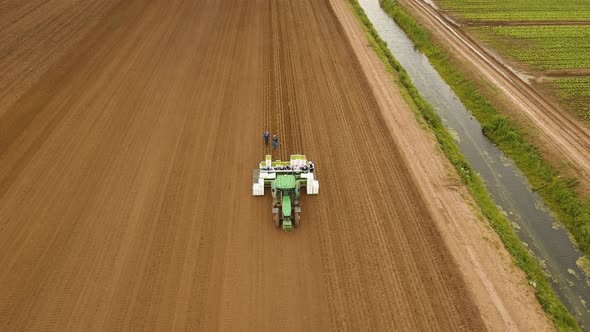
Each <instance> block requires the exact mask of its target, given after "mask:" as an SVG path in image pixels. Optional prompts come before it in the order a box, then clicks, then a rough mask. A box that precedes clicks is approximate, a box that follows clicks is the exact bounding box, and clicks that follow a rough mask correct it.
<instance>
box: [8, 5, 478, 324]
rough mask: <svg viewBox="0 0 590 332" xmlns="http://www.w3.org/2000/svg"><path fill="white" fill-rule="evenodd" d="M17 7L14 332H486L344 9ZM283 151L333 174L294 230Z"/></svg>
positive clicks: (11, 155)
mask: <svg viewBox="0 0 590 332" xmlns="http://www.w3.org/2000/svg"><path fill="white" fill-rule="evenodd" d="M35 1H37V2H36V4H37V5H38V6H41V5H42V4H41V2H42V1H41V0H35ZM35 1H32V2H30V4H29V5H30V6H31V8H35V7H36V6H35V5H34V3H35ZM61 1H65V0H53V1H52V3H54V4H55V5H56V6H57V4H62V2H61ZM10 3H14V4H15V5H14V6H12V5H11V6H5V7H3V8H9V10H11V9H10V8H15V9H14V10H19V13H18V14H16V13H13V14H11V13H8V14H6V13H3V12H0V15H9V16H10V17H13V19H12V21H10V22H11V23H10V24H8V25H7V26H6V27H4V26H2V28H4V29H11V31H14V32H13V33H16V34H20V35H21V36H22V38H23V40H24V42H23V43H22V44H21V46H20V47H23V48H25V49H23V50H21V49H18V45H16V46H14V45H13V46H11V47H17V49H16V51H17V52H21V53H22V54H23V57H24V58H23V59H20V60H19V61H17V60H15V59H14V58H2V60H0V63H1V64H2V66H1V67H2V68H7V66H11V65H14V66H16V67H14V68H21V69H19V70H20V71H21V72H22V73H27V72H37V71H38V75H36V76H35V77H36V78H34V79H33V78H31V83H30V84H26V85H22V84H20V85H14V84H13V83H14V80H15V77H16V76H18V75H3V76H1V77H0V85H1V86H11V87H13V88H11V89H12V90H11V91H12V92H11V93H10V95H0V129H3V130H2V131H0V330H6V331H19V330H47V329H48V330H66V329H70V330H171V329H178V330H236V329H239V330H254V331H260V330H269V331H278V330H321V331H323V330H330V329H349V330H412V331H414V330H433V329H435V330H483V329H484V328H485V326H484V322H483V320H482V313H481V312H480V309H479V307H478V306H476V305H475V303H474V301H473V297H472V293H471V290H470V289H468V288H467V286H466V284H465V281H464V279H463V274H462V272H461V271H460V269H459V267H458V266H457V264H456V262H455V261H454V259H453V257H452V255H450V254H449V250H448V248H447V246H446V242H445V240H444V239H443V235H442V234H441V233H440V232H439V228H438V226H437V223H436V222H435V220H434V217H433V215H432V214H431V212H430V211H431V209H428V208H427V207H426V206H427V204H428V202H426V201H425V198H424V197H423V196H422V195H421V192H420V190H419V189H418V188H417V185H416V182H414V180H413V179H414V178H413V177H412V176H411V170H410V169H408V166H407V165H406V163H405V160H406V159H405V158H404V157H403V156H402V155H401V153H400V150H399V148H398V146H397V144H398V143H397V142H396V141H395V140H394V139H393V137H392V135H391V134H390V132H389V130H388V128H387V126H386V124H385V121H384V118H383V113H382V112H381V110H380V108H379V107H380V106H379V104H378V103H377V101H376V96H375V95H374V94H373V90H372V89H371V87H370V86H369V84H368V81H367V77H366V76H365V74H364V73H363V72H362V70H361V69H360V65H359V62H358V59H357V58H356V56H355V53H354V51H353V49H352V47H351V44H350V42H349V40H348V39H347V37H346V35H345V32H344V30H343V27H342V26H341V23H340V22H339V20H338V18H337V17H336V15H335V13H334V11H333V8H332V7H331V5H330V3H329V2H328V1H310V0H305V1H300V2H294V1H283V0H281V1H267V0H255V1H240V2H236V1H228V0H222V1H188V0H173V1H164V0H156V1H149V2H148V1H143V0H129V1H120V2H118V3H111V2H108V3H107V1H106V0H103V1H102V2H100V1H98V2H95V3H94V5H95V6H96V7H94V8H96V9H95V10H96V13H87V15H90V16H92V17H93V19H92V20H87V21H86V22H87V24H88V26H86V25H82V26H79V24H74V25H72V27H75V29H77V31H78V32H76V31H69V30H68V29H70V25H69V24H70V23H68V22H69V21H68V17H69V16H68V15H67V14H68V13H69V12H68V10H71V11H75V12H76V13H81V11H80V8H83V6H84V4H87V2H84V1H81V2H75V3H74V2H72V6H71V7H67V6H66V7H59V8H63V11H64V13H62V14H60V13H57V12H43V11H31V13H30V14H28V15H27V14H26V10H24V9H23V8H25V7H21V5H18V4H20V2H18V1H16V0H11V1H10ZM1 4H2V2H0V7H1V6H2V5H1ZM17 5H18V6H17ZM102 5H104V6H105V7H104V8H103V6H102ZM64 6H65V5H64ZM77 6H82V7H77ZM66 8H70V9H66ZM107 9H108V10H107ZM105 10H106V11H105ZM94 14H96V17H95V16H93V15H94ZM11 15H12V16H11ZM44 15H49V16H51V20H50V21H54V22H55V24H57V25H59V26H60V27H61V28H60V29H63V30H64V31H61V32H60V34H59V35H60V36H61V35H75V36H76V38H74V41H72V44H71V45H70V46H69V47H68V48H67V49H66V50H57V48H56V46H55V45H49V46H47V45H46V46H47V49H46V52H47V53H51V54H53V56H55V57H57V58H56V59H55V60H54V61H53V62H51V63H49V64H47V63H45V60H43V58H39V57H38V54H36V53H35V54H33V53H27V52H26V51H27V50H26V48H27V47H28V46H27V45H30V43H32V41H33V40H43V39H45V38H50V35H49V34H51V33H53V30H48V31H47V32H46V33H47V34H48V35H44V33H45V32H44V30H43V29H41V30H35V31H36V32H34V33H31V34H27V31H29V30H27V29H28V28H27V27H29V26H30V25H32V24H34V22H36V21H43V20H45V19H47V18H46V17H45V16H44ZM80 15H82V14H80ZM80 20H81V21H80V22H82V21H84V20H83V19H80ZM95 20H97V22H95ZM3 23H4V21H3ZM80 24H81V23H80ZM93 24H94V25H93ZM19 26H22V27H23V28H22V29H23V30H22V31H21V30H19ZM19 31H20V32H19ZM77 33H78V34H79V35H76V34H77ZM0 36H2V37H0V38H9V36H8V35H0ZM11 36H12V35H11ZM27 36H28V37H27ZM10 38H11V37H10ZM26 38H31V40H28V39H26ZM1 41H2V40H0V45H7V44H3V43H1ZM0 47H2V46H0ZM26 54H29V55H26ZM25 55H26V56H25ZM13 62H14V63H13ZM27 63H28V64H29V65H30V66H32V68H28V67H27V66H26V64H27ZM11 68H13V67H11ZM11 70H13V69H11ZM14 70H16V69H14ZM8 124H10V126H8ZM4 129H6V131H5V130H4ZM8 129H10V130H8ZM265 129H267V130H269V131H271V133H278V135H279V138H280V147H279V149H278V150H275V151H272V149H271V148H270V147H264V146H263V144H262V137H261V135H262V132H263V130H265ZM261 146H262V148H261ZM271 151H272V153H273V155H274V157H277V158H278V157H280V158H282V159H287V157H288V156H289V154H291V153H294V152H302V153H305V154H306V155H308V156H309V157H310V158H311V159H312V160H313V161H314V162H315V163H316V164H317V166H318V175H319V177H320V181H321V185H322V187H321V194H320V195H319V196H315V197H311V196H310V197H307V196H304V197H303V198H302V210H303V211H302V224H301V227H299V228H298V229H297V230H295V231H294V232H293V233H290V234H286V233H283V232H281V231H278V230H277V229H275V228H274V226H273V225H272V221H271V213H270V202H271V199H270V198H269V197H268V196H267V197H264V198H253V197H251V192H250V188H251V170H252V169H253V168H254V167H256V165H257V163H258V162H259V161H260V160H261V158H263V157H264V154H265V153H269V152H271Z"/></svg>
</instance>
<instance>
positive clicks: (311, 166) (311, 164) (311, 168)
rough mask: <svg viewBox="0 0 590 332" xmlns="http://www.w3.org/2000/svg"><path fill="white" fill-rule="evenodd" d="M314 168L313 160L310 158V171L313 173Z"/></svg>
mask: <svg viewBox="0 0 590 332" xmlns="http://www.w3.org/2000/svg"><path fill="white" fill-rule="evenodd" d="M313 168H314V166H313V161H311V160H310V161H309V171H310V172H312V173H313Z"/></svg>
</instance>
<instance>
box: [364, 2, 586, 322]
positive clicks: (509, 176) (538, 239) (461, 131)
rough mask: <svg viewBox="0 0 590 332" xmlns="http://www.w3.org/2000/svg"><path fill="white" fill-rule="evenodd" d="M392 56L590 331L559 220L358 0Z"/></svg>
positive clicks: (404, 42) (391, 27)
mask: <svg viewBox="0 0 590 332" xmlns="http://www.w3.org/2000/svg"><path fill="white" fill-rule="evenodd" d="M359 3H360V4H361V6H362V7H363V9H364V10H365V12H366V14H367V16H368V17H369V19H370V20H371V22H372V23H373V25H374V26H375V29H376V30H377V32H378V33H379V35H380V36H381V38H382V39H383V40H385V41H386V42H387V45H388V46H389V49H390V51H391V53H392V54H393V55H394V56H395V58H396V59H397V60H398V61H399V62H400V63H401V64H402V66H403V67H404V69H405V70H406V71H407V72H408V75H409V76H410V78H411V79H412V82H413V83H414V85H415V86H416V88H417V89H418V91H420V94H421V95H422V96H423V97H424V98H425V99H426V100H427V101H428V102H429V103H430V104H431V105H432V106H433V107H434V108H435V109H436V111H437V113H438V115H439V116H440V117H441V119H442V120H443V123H444V124H445V126H446V127H447V129H448V130H449V131H450V132H451V133H452V134H453V135H454V137H455V140H456V143H457V144H458V146H459V149H460V150H461V152H462V153H463V155H465V157H466V158H467V160H468V161H469V163H470V164H471V166H472V167H473V169H474V170H475V171H476V172H477V173H478V174H479V175H480V177H481V178H482V180H483V181H484V182H485V185H486V187H487V189H488V191H489V192H490V194H491V197H492V199H493V200H494V202H495V203H496V205H498V206H499V207H500V208H501V210H502V211H503V212H505V214H506V216H507V218H508V219H509V220H510V221H511V222H512V225H513V226H514V229H515V231H516V234H517V235H518V237H519V238H520V239H521V240H522V242H524V243H525V244H526V245H527V246H528V248H529V249H530V250H531V251H532V253H533V254H534V256H535V257H536V258H537V259H538V260H539V262H540V263H541V266H542V267H543V269H544V270H545V272H546V274H547V275H548V276H549V279H550V281H551V285H552V286H553V288H554V289H555V291H556V293H557V294H558V296H559V297H560V298H561V300H562V302H563V303H564V304H565V305H566V307H567V308H568V309H569V310H570V312H572V313H573V314H574V315H575V316H576V317H577V319H578V321H579V322H580V324H581V325H583V326H585V327H587V328H590V311H589V310H588V309H587V307H586V301H590V286H589V285H590V280H589V279H588V277H587V276H586V274H585V273H584V272H583V271H582V270H581V269H580V267H578V265H577V261H578V260H579V259H580V257H581V254H580V251H579V250H578V249H577V247H576V246H575V245H573V244H572V242H571V240H570V238H569V237H568V233H567V232H566V231H565V230H564V229H563V228H561V227H556V226H557V225H558V223H557V222H556V221H555V220H554V218H553V217H552V216H551V214H550V213H549V212H548V210H547V209H546V208H545V206H544V204H543V202H542V201H541V199H540V197H539V195H537V193H535V192H533V191H532V190H531V186H530V185H529V183H528V181H527V179H526V178H525V177H524V176H523V175H522V173H521V172H520V171H519V170H518V169H517V167H516V166H515V165H514V162H513V161H512V160H511V159H510V158H508V157H506V156H505V155H504V154H503V153H502V152H501V151H500V150H499V149H498V148H497V147H496V146H495V145H494V144H493V143H492V142H491V141H490V140H489V139H488V138H487V137H486V136H484V135H483V133H482V130H481V126H480V125H479V123H478V122H477V120H476V119H475V118H473V117H472V115H471V113H469V111H468V110H467V109H466V108H465V106H463V104H462V103H461V101H460V100H459V98H457V96H456V95H455V93H454V92H453V91H452V90H451V88H450V87H449V86H448V85H447V84H446V82H445V81H444V80H443V79H442V78H441V77H440V75H439V74H438V72H437V71H436V70H435V69H434V67H432V65H431V64H430V62H429V61H428V58H426V56H425V55H424V54H422V53H421V52H419V51H418V50H416V49H415V48H414V44H413V43H412V41H411V40H410V39H409V38H408V37H407V36H406V34H405V33H404V31H403V30H401V28H399V27H398V26H397V24H396V23H395V22H394V21H393V20H392V19H391V18H390V17H389V16H387V14H386V13H385V12H384V11H383V9H381V7H380V6H379V0H359Z"/></svg>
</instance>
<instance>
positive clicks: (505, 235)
mask: <svg viewBox="0 0 590 332" xmlns="http://www.w3.org/2000/svg"><path fill="white" fill-rule="evenodd" d="M381 1H383V0H381ZM388 1H389V0H385V5H386V6H387V2H388ZM349 2H350V4H351V5H352V7H353V9H354V13H355V14H356V16H357V17H358V19H359V20H360V21H361V22H362V24H363V25H364V29H365V31H366V32H367V35H368V39H369V42H370V44H371V46H372V47H373V49H374V50H375V52H376V53H377V55H378V56H379V57H380V58H381V60H383V62H384V63H385V65H386V66H387V69H388V70H389V71H392V72H395V74H396V75H397V79H398V82H399V84H400V85H401V86H402V87H403V88H404V91H402V92H403V93H404V94H405V95H406V96H409V98H406V99H409V100H408V101H409V102H410V103H411V104H413V105H411V106H413V107H414V108H415V109H417V110H418V112H419V115H420V116H421V117H422V118H423V119H424V121H425V122H426V123H427V125H428V126H429V127H430V128H431V130H432V131H433V132H434V134H435V136H436V139H437V141H438V142H439V144H440V146H441V149H442V150H443V152H444V153H445V155H446V156H447V158H448V159H449V160H450V162H451V163H452V165H453V166H454V167H455V169H456V170H457V172H458V174H459V176H460V178H461V181H462V182H463V183H464V184H465V185H466V187H467V188H468V190H469V192H470V193H471V195H472V196H473V198H474V200H475V202H476V204H477V205H478V206H479V208H480V209H481V212H482V214H483V215H484V216H485V217H486V218H487V219H488V221H489V223H490V225H491V226H492V228H493V229H494V230H495V231H496V233H498V235H499V237H500V239H501V240H502V242H503V243H504V246H505V247H506V249H507V250H508V252H510V254H511V255H512V256H513V257H514V261H515V263H516V265H517V266H518V267H520V268H521V269H522V270H523V271H524V272H525V274H526V276H527V279H528V281H529V284H530V285H532V287H533V289H534V292H535V295H536V297H537V299H538V301H539V303H541V306H542V307H543V309H544V310H545V312H547V314H548V315H549V317H550V318H551V319H552V320H553V322H554V324H555V326H556V327H557V328H558V329H559V330H561V331H581V329H580V326H579V325H578V322H577V321H576V319H575V318H574V317H573V316H572V315H571V313H569V312H568V311H567V309H566V308H565V307H564V305H563V304H562V303H561V301H560V300H559V299H558V297H557V296H556V294H555V292H554V291H553V289H552V288H551V286H550V285H549V283H548V281H547V278H546V277H545V275H544V273H543V271H542V270H541V268H540V267H539V265H538V264H537V261H536V260H535V259H534V258H533V257H532V256H531V255H530V254H529V252H528V251H527V249H526V248H525V247H524V245H523V244H522V242H521V241H520V240H519V239H518V237H517V236H516V234H515V233H514V230H513V229H512V226H511V225H510V222H509V221H508V220H507V219H506V218H505V217H504V216H503V215H502V214H501V213H500V211H499V210H498V208H497V206H496V205H495V204H494V202H493V201H492V199H491V198H490V196H489V194H488V192H487V190H486V188H485V186H484V184H483V182H482V180H481V179H480V178H479V176H477V174H476V173H475V172H474V171H473V169H472V168H471V166H470V165H469V163H468V162H467V160H466V159H465V157H464V156H463V155H462V154H461V152H460V151H459V148H458V147H457V145H456V144H455V141H454V139H453V137H452V136H451V135H450V134H449V132H448V131H447V130H446V128H445V127H444V125H443V123H442V121H441V119H440V117H439V116H438V115H437V114H436V112H435V111H434V109H433V107H432V106H431V105H430V104H429V103H428V102H427V101H426V100H424V98H422V96H421V95H420V93H419V92H418V90H417V89H416V87H414V85H413V84H412V82H411V80H410V77H409V76H408V74H407V73H406V71H405V70H404V69H403V67H402V66H401V65H400V63H399V62H398V61H397V60H396V59H395V58H394V57H393V55H392V54H391V52H390V51H389V48H388V47H387V43H386V42H385V41H383V40H382V39H381V37H380V36H379V34H378V33H377V31H376V30H375V28H374V27H373V24H372V23H371V21H370V20H369V18H368V17H367V16H366V14H365V12H364V10H363V9H362V7H361V6H360V5H359V3H358V2H357V0H349ZM386 8H388V11H392V10H394V11H396V12H397V14H396V15H400V12H399V11H398V9H397V7H386ZM402 14H403V13H402ZM401 20H404V21H405V22H406V23H407V24H410V26H413V27H415V29H417V30H416V31H417V34H418V35H420V34H423V35H424V38H427V37H428V35H427V34H426V32H425V31H424V30H422V29H418V28H417V25H416V23H415V21H413V19H412V18H411V17H409V16H408V15H405V14H403V15H402V16H401ZM396 21H397V20H396ZM398 24H399V23H398ZM473 88H474V86H473ZM469 92H470V93H468V95H474V96H479V95H478V94H474V90H470V91H469ZM478 100H481V101H483V99H482V98H481V97H479V99H478ZM486 105H487V107H491V106H489V104H488V103H486ZM468 107H469V106H468ZM495 117H498V119H501V120H500V122H499V123H501V124H502V125H501V126H491V127H490V126H486V131H488V132H492V133H496V132H499V133H502V132H510V131H509V130H513V129H512V127H510V126H509V125H508V123H507V120H506V119H505V118H503V117H500V116H499V115H497V114H495ZM495 123H496V122H495ZM509 136H510V135H509ZM518 137H520V138H521V140H522V137H521V136H520V135H518ZM523 142H524V141H523ZM528 146H529V148H528V149H532V147H530V145H528ZM532 150H533V151H534V149H532ZM527 151H528V150H527ZM539 162H542V160H541V159H539ZM567 188H569V187H567Z"/></svg>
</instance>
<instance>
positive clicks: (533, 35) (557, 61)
mask: <svg viewBox="0 0 590 332" xmlns="http://www.w3.org/2000/svg"><path fill="white" fill-rule="evenodd" d="M589 3H590V1H589ZM470 30H471V31H472V32H474V33H475V34H476V35H477V36H478V37H479V38H480V39H481V40H483V41H484V42H485V43H486V44H488V45H490V46H492V47H493V48H494V49H496V50H498V51H499V52H500V53H501V54H502V55H507V56H509V57H511V58H513V59H516V60H519V61H522V62H524V63H527V64H529V65H532V66H533V67H534V68H536V69H584V68H590V26H572V25H568V26H517V27H514V26H511V27H507V26H484V27H478V28H471V29H470Z"/></svg>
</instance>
